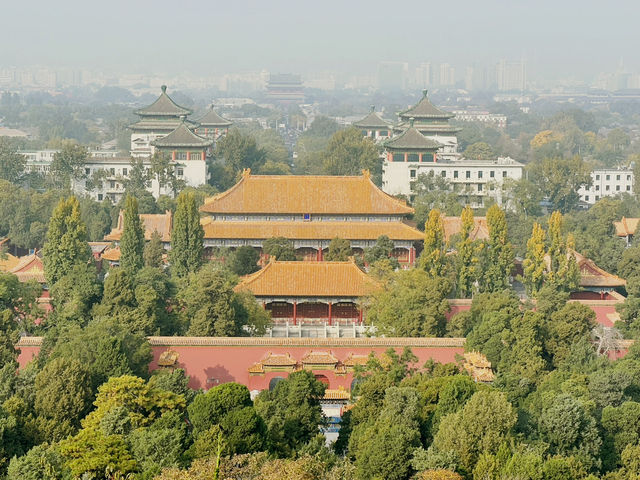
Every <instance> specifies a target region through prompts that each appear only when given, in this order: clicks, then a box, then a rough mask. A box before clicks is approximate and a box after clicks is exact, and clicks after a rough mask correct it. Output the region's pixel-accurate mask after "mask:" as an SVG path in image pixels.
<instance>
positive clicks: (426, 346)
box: [149, 337, 464, 390]
mask: <svg viewBox="0 0 640 480" xmlns="http://www.w3.org/2000/svg"><path fill="white" fill-rule="evenodd" d="M150 342H151V346H152V350H153V360H152V362H151V364H150V366H149V368H150V369H151V370H154V369H156V368H158V359H159V357H160V355H161V354H162V352H165V351H167V350H172V351H174V352H176V353H177V354H178V362H177V365H176V367H177V368H183V369H184V370H185V371H186V373H187V375H189V377H190V381H189V386H190V387H191V388H194V389H198V388H203V389H209V388H211V387H214V386H216V385H218V384H220V383H226V382H237V383H241V384H243V385H246V386H247V387H248V388H249V390H264V389H268V388H269V382H270V381H271V379H272V378H274V377H283V378H286V377H287V376H288V375H289V372H287V371H265V373H263V374H259V375H256V374H249V367H251V366H252V365H254V364H256V363H258V362H260V361H262V360H264V359H265V358H266V357H267V356H268V355H269V354H270V353H271V354H289V355H290V356H291V357H292V358H293V359H294V360H296V361H297V363H298V365H299V366H301V365H302V358H303V357H304V356H305V355H306V354H308V353H310V352H318V353H319V352H322V353H330V354H332V355H333V356H334V357H336V358H337V359H338V360H339V361H340V362H343V361H345V360H346V359H347V358H348V357H349V356H351V355H369V353H371V352H374V353H375V354H376V355H380V354H383V353H384V352H386V351H387V350H388V349H389V348H394V349H395V350H396V351H397V352H398V353H402V350H403V349H404V347H405V346H406V347H409V348H410V349H411V351H412V352H413V353H414V355H416V356H417V357H418V362H417V363H416V366H422V365H423V364H424V363H425V362H426V361H427V360H429V359H433V360H435V361H437V362H441V363H449V362H455V358H456V355H457V354H459V355H462V353H463V351H464V339H459V338H415V339H412V338H399V339H385V338H357V339H353V338H327V339H318V338H194V337H190V338H181V337H151V338H150ZM313 373H314V374H316V375H324V376H325V377H327V379H328V381H329V388H331V389H337V388H340V387H343V388H345V389H346V390H350V389H351V382H352V381H353V372H350V371H347V372H346V373H344V374H338V373H336V372H335V371H334V369H333V367H330V368H329V369H314V370H313Z"/></svg>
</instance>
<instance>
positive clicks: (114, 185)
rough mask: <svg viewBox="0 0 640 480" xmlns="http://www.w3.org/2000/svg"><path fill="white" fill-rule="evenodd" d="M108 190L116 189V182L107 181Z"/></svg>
mask: <svg viewBox="0 0 640 480" xmlns="http://www.w3.org/2000/svg"><path fill="white" fill-rule="evenodd" d="M109 188H116V182H115V181H114V180H109Z"/></svg>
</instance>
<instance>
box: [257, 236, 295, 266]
mask: <svg viewBox="0 0 640 480" xmlns="http://www.w3.org/2000/svg"><path fill="white" fill-rule="evenodd" d="M262 252H263V253H264V254H266V255H269V256H270V257H275V259H276V260H282V261H292V260H297V258H296V251H295V249H294V248H293V242H292V241H291V240H288V239H286V238H284V237H273V238H267V239H266V240H265V241H264V242H262Z"/></svg>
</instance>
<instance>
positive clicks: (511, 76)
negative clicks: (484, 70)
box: [496, 60, 527, 92]
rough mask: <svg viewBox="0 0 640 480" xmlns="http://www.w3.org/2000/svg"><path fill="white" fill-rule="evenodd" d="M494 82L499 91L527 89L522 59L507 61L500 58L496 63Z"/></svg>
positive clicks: (525, 70) (525, 72) (524, 66)
mask: <svg viewBox="0 0 640 480" xmlns="http://www.w3.org/2000/svg"><path fill="white" fill-rule="evenodd" d="M496 83H497V84H498V90H500V91H501V92H508V91H515V90H518V91H521V92H522V91H524V90H526V89H527V68H526V63H525V62H524V60H521V61H519V62H508V61H506V60H501V61H500V62H498V64H497V65H496Z"/></svg>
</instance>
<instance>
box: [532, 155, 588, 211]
mask: <svg viewBox="0 0 640 480" xmlns="http://www.w3.org/2000/svg"><path fill="white" fill-rule="evenodd" d="M528 169H529V173H530V178H531V179H532V182H533V183H534V184H535V185H536V187H537V188H538V189H539V190H540V192H542V195H543V196H545V197H547V198H548V199H549V201H550V202H551V204H552V205H553V208H554V209H556V210H559V211H560V212H563V213H565V212H568V211H570V210H573V209H574V208H575V207H576V205H577V204H578V201H579V200H580V195H579V194H578V190H579V189H580V187H582V186H589V185H591V167H590V166H589V165H588V164H587V163H586V162H585V161H584V160H583V159H582V158H581V157H580V156H578V155H574V156H572V157H568V158H567V157H545V158H543V159H542V160H538V161H535V162H533V163H531V164H530V165H529V167H528Z"/></svg>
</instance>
